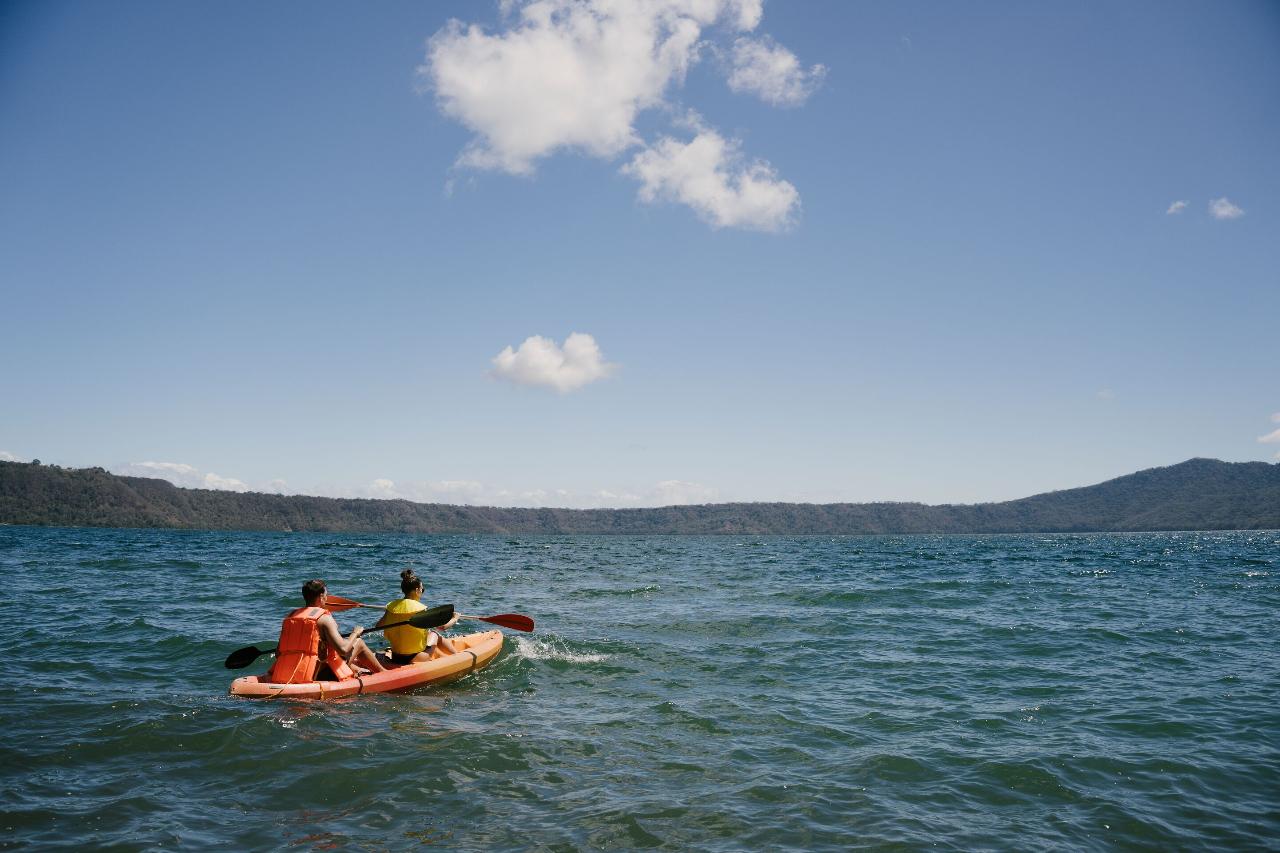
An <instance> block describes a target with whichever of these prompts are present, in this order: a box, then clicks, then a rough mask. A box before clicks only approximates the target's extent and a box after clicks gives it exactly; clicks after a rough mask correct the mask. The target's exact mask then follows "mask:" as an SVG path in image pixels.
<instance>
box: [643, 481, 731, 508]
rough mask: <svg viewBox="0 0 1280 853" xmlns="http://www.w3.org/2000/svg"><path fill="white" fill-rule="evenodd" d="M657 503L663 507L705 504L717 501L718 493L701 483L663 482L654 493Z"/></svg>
mask: <svg viewBox="0 0 1280 853" xmlns="http://www.w3.org/2000/svg"><path fill="white" fill-rule="evenodd" d="M653 495H654V497H655V498H656V499H657V503H658V504H659V505H661V506H671V505H673V504H705V503H711V502H712V501H714V500H715V499H716V495H717V492H716V490H715V489H712V488H710V487H708V486H703V485H701V484H699V483H688V482H685V481H683V480H663V481H662V482H660V483H658V485H657V486H656V487H655V489H654V491H653Z"/></svg>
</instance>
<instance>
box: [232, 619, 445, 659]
mask: <svg viewBox="0 0 1280 853" xmlns="http://www.w3.org/2000/svg"><path fill="white" fill-rule="evenodd" d="M452 617H453V605H451V604H442V605H440V606H439V607H433V608H431V609H430V610H421V611H419V612H417V613H415V614H413V615H412V616H410V617H409V618H408V619H405V620H403V621H400V622H391V623H389V624H387V625H376V626H374V627H372V628H366V629H365V630H364V631H362V632H361V633H369V632H370V631H385V630H387V629H388V628H398V627H400V626H401V625H412V626H413V627H415V628H420V629H422V630H427V629H429V628H435V627H438V626H440V625H443V624H444V623H445V622H448V621H449V619H450V618H452ZM279 648H280V647H279V646H272V647H271V648H269V649H259V648H258V647H257V646H249V647H247V648H243V649H237V650H236V651H234V652H232V653H231V654H229V655H227V659H226V661H225V662H224V664H223V665H224V666H226V668H227V669H243V668H244V667H246V666H248V665H249V664H251V663H253V662H254V661H255V660H257V659H258V658H260V657H261V656H263V655H269V654H271V653H272V652H275V651H276V650H277V649H279Z"/></svg>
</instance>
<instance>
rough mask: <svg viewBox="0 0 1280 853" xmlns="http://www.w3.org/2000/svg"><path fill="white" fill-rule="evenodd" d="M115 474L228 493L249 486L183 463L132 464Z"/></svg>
mask: <svg viewBox="0 0 1280 853" xmlns="http://www.w3.org/2000/svg"><path fill="white" fill-rule="evenodd" d="M114 472H115V473H116V474H123V475H125V476H127V477H158V478H159V479H161V480H168V481H169V482H170V483H173V484H174V485H175V486H183V487H185V488H188V489H218V490H221V491H228V492H247V491H249V485H248V484H247V483H244V482H242V481H241V480H237V479H235V478H234V477H223V476H221V475H220V474H215V473H213V472H212V471H209V472H204V471H200V470H199V469H197V468H196V467H195V466H194V465H187V464H186V463H183V462H132V463H130V464H128V465H124V466H121V467H118V468H115V469H114Z"/></svg>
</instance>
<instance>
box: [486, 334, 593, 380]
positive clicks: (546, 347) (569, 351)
mask: <svg viewBox="0 0 1280 853" xmlns="http://www.w3.org/2000/svg"><path fill="white" fill-rule="evenodd" d="M616 369H617V365H616V364H609V363H608V362H606V361H605V360H604V356H603V354H602V353H601V352H600V347H599V346H597V345H596V340H595V338H593V337H592V336H591V335H587V334H583V333H581V332H574V333H573V334H571V335H569V337H567V338H565V342H564V346H563V347H561V346H558V345H557V344H556V342H555V341H553V340H551V339H550V338H544V337H542V336H541V335H533V336H531V337H528V338H526V339H525V341H524V343H522V344H520V348H519V349H515V350H513V349H512V348H511V347H507V348H505V349H504V350H503V351H502V352H500V353H498V354H497V355H496V356H494V358H493V375H494V376H495V377H497V378H499V379H505V380H506V381H508V382H514V383H515V384H517V385H534V386H542V387H545V388H554V389H555V390H556V391H559V392H560V393H561V394H566V393H568V392H570V391H575V390H577V389H578V388H581V387H583V386H584V385H588V384H590V383H592V382H595V381H597V380H599V379H604V378H606V377H608V376H609V375H610V374H611V373H613V372H614V371H615V370H616Z"/></svg>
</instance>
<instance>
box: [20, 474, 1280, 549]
mask: <svg viewBox="0 0 1280 853" xmlns="http://www.w3.org/2000/svg"><path fill="white" fill-rule="evenodd" d="M0 523H5V524H35V525H55V526H69V527H76V526H82V527H168V528H191V529H206V530H295V531H302V530H316V531H334V532H338V531H347V532H400V533H600V534H610V533H627V534H636V533H655V534H658V533H662V534H718V533H723V534H831V535H839V534H875V533H1032V532H1070V531H1128V530H1223V529H1276V528H1280V465H1271V464H1267V463H1264V462H1220V461H1218V460H1216V459H1191V460H1188V461H1186V462H1183V463H1181V464H1178V465H1172V466H1169V467H1166V468H1151V469H1148V470H1146V471H1139V472H1138V473H1136V474H1130V475H1128V476H1125V477H1119V478H1117V479H1114V480H1109V481H1107V482H1105V483H1100V484H1098V485H1095V486H1086V487H1083V488H1079V489H1068V490H1065V491H1060V492H1049V493H1046V494H1041V495H1035V496H1033V497H1028V498H1022V499H1020V500H1013V501H1005V502H1002V503H987V504H964V505H959V504H956V505H940V506H927V505H925V504H918V503H867V504H847V503H846V504H789V503H737V504H707V505H698V506H670V507H660V508H657V509H598V510H571V509H510V508H501V507H475V506H453V505H449V504H419V503H412V502H410V501H403V500H362V499H344V498H316V497H305V496H286V495H272V494H261V493H255V492H250V493H238V492H227V491H212V490H208V489H182V488H178V487H177V486H174V485H173V484H171V483H169V482H167V481H165V480H154V479H147V478H142V477H120V476H116V475H114V474H110V473H108V472H107V471H104V470H103V469H101V468H84V469H70V468H59V467H57V466H52V465H40V464H37V463H22V462H0Z"/></svg>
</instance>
